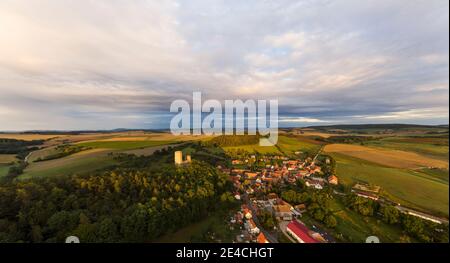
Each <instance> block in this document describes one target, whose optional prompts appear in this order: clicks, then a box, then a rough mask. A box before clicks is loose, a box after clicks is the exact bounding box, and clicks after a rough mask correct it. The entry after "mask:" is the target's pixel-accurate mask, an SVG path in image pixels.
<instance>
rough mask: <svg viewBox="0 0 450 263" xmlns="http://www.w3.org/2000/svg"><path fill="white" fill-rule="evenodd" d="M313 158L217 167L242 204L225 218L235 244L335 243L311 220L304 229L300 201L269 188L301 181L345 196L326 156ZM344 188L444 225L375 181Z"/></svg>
mask: <svg viewBox="0 0 450 263" xmlns="http://www.w3.org/2000/svg"><path fill="white" fill-rule="evenodd" d="M296 154H298V153H296ZM319 156H320V152H319V153H317V154H316V155H315V157H314V158H312V157H305V158H303V159H302V158H300V157H297V158H293V157H292V156H291V157H287V156H281V155H256V154H253V155H247V156H244V157H241V158H235V159H232V161H231V163H232V168H231V169H226V168H222V167H219V168H220V169H221V170H222V171H223V172H224V173H227V174H229V175H230V179H231V180H232V182H233V185H234V188H235V193H234V198H235V199H236V200H238V201H241V202H242V205H241V207H240V211H238V212H237V213H236V214H235V215H234V216H233V217H232V218H230V224H234V225H238V227H239V229H241V231H240V234H239V235H237V236H236V238H235V242H238V243H242V242H244V243H278V242H280V239H282V240H284V241H288V242H292V243H329V242H332V243H333V242H336V241H335V239H334V238H333V236H332V235H330V234H329V233H327V232H326V231H325V230H322V229H320V228H318V227H317V226H316V225H314V224H313V225H312V227H311V228H308V227H307V225H306V224H305V223H304V222H303V221H302V215H303V214H304V213H305V212H306V211H307V205H306V204H297V205H292V204H290V203H288V202H286V201H285V200H283V199H282V198H281V197H280V196H279V195H277V194H276V193H275V192H274V191H273V190H274V186H275V185H277V186H280V185H281V186H287V185H296V184H297V183H298V182H301V183H302V184H304V185H305V186H306V187H307V188H308V189H310V190H311V191H323V190H324V189H325V188H330V189H332V194H333V195H340V196H344V195H347V194H345V193H343V192H341V191H339V188H338V187H337V186H338V185H339V179H338V177H337V176H336V175H335V172H334V169H332V168H331V167H332V160H331V159H330V158H329V157H325V158H322V160H320V161H319V160H318V157H319ZM322 157H324V156H322ZM350 191H351V193H352V194H355V195H356V196H358V197H362V198H366V199H370V200H373V201H375V202H378V203H381V204H388V205H392V206H394V207H395V208H397V209H398V210H399V211H400V212H401V213H404V214H409V215H412V216H415V217H420V218H422V219H424V220H427V221H431V222H434V223H438V224H441V223H445V224H447V223H448V221H447V220H445V219H442V218H437V217H434V216H432V215H428V214H425V213H421V212H418V211H415V210H412V209H408V208H405V207H403V206H401V205H400V204H399V203H396V202H393V201H391V200H389V199H387V198H385V197H383V196H381V195H380V191H381V188H380V187H379V186H377V185H369V184H366V183H363V182H359V183H356V184H354V185H353V186H352V187H351V190H350ZM267 217H271V218H272V219H273V220H271V222H273V224H265V223H264V221H265V220H267ZM286 238H287V240H286Z"/></svg>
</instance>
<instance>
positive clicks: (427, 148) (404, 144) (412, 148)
mask: <svg viewBox="0 0 450 263" xmlns="http://www.w3.org/2000/svg"><path fill="white" fill-rule="evenodd" d="M364 144H365V145H367V146H375V147H381V148H387V149H393V150H401V151H409V152H415V153H418V154H423V155H425V156H428V157H432V158H437V159H440V160H448V158H449V148H448V138H427V137H388V138H383V139H379V140H373V141H369V142H365V143H364Z"/></svg>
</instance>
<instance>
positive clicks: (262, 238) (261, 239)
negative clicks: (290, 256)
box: [256, 232, 269, 244]
mask: <svg viewBox="0 0 450 263" xmlns="http://www.w3.org/2000/svg"><path fill="white" fill-rule="evenodd" d="M256 242H258V243H259V244H264V243H269V240H267V238H266V236H265V235H264V234H263V233H262V232H261V233H259V235H258V237H257V238H256Z"/></svg>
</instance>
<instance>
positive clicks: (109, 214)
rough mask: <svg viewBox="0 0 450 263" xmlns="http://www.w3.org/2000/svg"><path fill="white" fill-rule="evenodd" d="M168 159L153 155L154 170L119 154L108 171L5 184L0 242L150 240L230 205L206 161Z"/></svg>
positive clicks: (145, 161)
mask: <svg viewBox="0 0 450 263" xmlns="http://www.w3.org/2000/svg"><path fill="white" fill-rule="evenodd" d="M170 154H172V152H171V151H169V152H167V151H165V152H158V153H157V154H156V156H153V157H151V158H150V159H152V158H161V162H159V163H158V165H154V162H152V161H151V160H149V158H145V157H133V156H131V155H128V156H127V155H122V156H120V157H118V159H120V160H122V161H124V162H123V165H118V166H117V167H116V168H114V169H111V170H108V171H102V172H96V173H92V174H85V175H74V176H71V177H47V178H42V179H33V180H26V181H19V180H12V181H11V180H10V181H5V182H2V183H1V184H0V242H63V241H64V239H65V238H66V237H67V236H70V235H75V236H78V237H79V238H80V240H81V242H151V241H153V240H155V239H156V238H157V237H159V236H161V235H163V234H165V233H168V232H170V231H174V230H176V229H178V228H180V227H183V226H186V225H188V224H190V223H192V222H194V221H198V220H200V219H203V218H204V217H207V216H208V215H209V214H210V213H211V212H213V211H214V210H216V209H224V208H225V209H226V208H227V207H228V206H230V205H232V204H233V202H234V199H233V196H232V194H231V192H229V190H231V189H232V188H231V187H232V186H231V185H230V183H229V181H228V180H227V176H226V175H224V174H222V173H220V172H219V171H218V170H217V169H215V168H214V167H213V166H212V165H210V164H208V163H206V162H198V161H194V162H193V163H192V164H190V165H187V166H183V167H176V166H175V165H173V164H172V163H170V162H169V161H168V160H170V157H169V156H170ZM125 164H126V165H125ZM130 164H135V166H134V167H133V166H131V165H130Z"/></svg>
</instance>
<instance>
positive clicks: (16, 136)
mask: <svg viewBox="0 0 450 263" xmlns="http://www.w3.org/2000/svg"><path fill="white" fill-rule="evenodd" d="M64 136H65V135H64ZM55 137H61V135H54V134H21V133H0V138H3V139H16V140H24V141H32V140H47V139H51V138H55Z"/></svg>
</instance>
